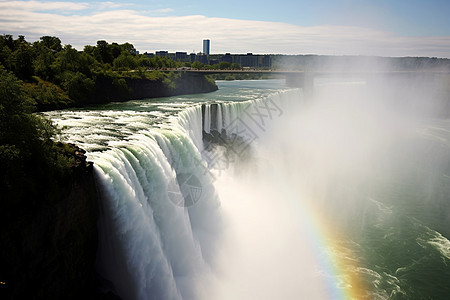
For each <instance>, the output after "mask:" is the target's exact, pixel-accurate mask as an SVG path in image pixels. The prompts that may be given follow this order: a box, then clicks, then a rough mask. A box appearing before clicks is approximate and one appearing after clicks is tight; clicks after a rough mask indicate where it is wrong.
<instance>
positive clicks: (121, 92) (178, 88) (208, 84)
mask: <svg viewBox="0 0 450 300" xmlns="http://www.w3.org/2000/svg"><path fill="white" fill-rule="evenodd" d="M215 90H217V85H216V84H215V83H214V81H211V80H208V79H207V78H205V77H204V76H203V75H192V74H180V75H178V76H176V77H173V78H167V79H156V80H150V79H145V78H124V79H123V80H122V81H120V82H119V81H117V80H114V79H111V78H99V79H97V81H96V88H95V96H94V97H93V98H92V100H91V102H92V103H93V104H100V103H107V102H111V101H128V100H132V99H145V98H158V97H169V96H176V95H184V94H198V93H208V92H213V91H215Z"/></svg>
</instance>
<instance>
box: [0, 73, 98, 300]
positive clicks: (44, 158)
mask: <svg viewBox="0 0 450 300" xmlns="http://www.w3.org/2000/svg"><path fill="white" fill-rule="evenodd" d="M38 84H42V86H43V90H48V92H49V93H50V94H51V93H54V94H55V95H61V94H62V95H63V94H64V93H62V92H61V90H60V89H59V88H58V87H55V86H53V85H52V84H50V83H46V82H40V81H39V82H38ZM33 88H35V87H33ZM29 95H30V87H29V86H28V85H27V84H24V83H23V82H22V81H21V80H19V79H18V78H17V77H16V76H15V75H14V74H13V73H12V72H10V71H7V70H6V69H5V68H4V67H3V66H1V65H0V191H1V197H0V199H1V201H0V203H1V207H2V209H1V210H0V239H1V241H2V247H1V249H0V282H1V284H0V298H2V299H61V298H67V297H69V298H71V299H79V298H85V297H86V295H91V294H92V293H93V292H92V291H93V287H92V286H93V274H94V267H93V266H94V261H95V254H96V247H97V242H96V239H97V229H96V205H97V204H96V193H95V189H94V182H93V173H92V165H91V164H89V163H87V162H86V160H85V156H84V152H83V151H82V150H81V149H79V148H77V147H76V146H74V145H68V144H62V143H55V142H54V141H53V140H52V137H53V136H54V134H55V129H54V127H53V126H52V125H51V123H50V122H49V121H47V120H45V119H43V118H41V117H39V116H37V115H36V114H32V112H33V111H34V110H35V108H34V106H35V104H36V103H35V99H33V98H32V97H30V96H29ZM61 97H62V96H61ZM62 98H63V99H65V100H67V97H62Z"/></svg>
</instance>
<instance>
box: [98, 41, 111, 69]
mask: <svg viewBox="0 0 450 300" xmlns="http://www.w3.org/2000/svg"><path fill="white" fill-rule="evenodd" d="M96 50H97V51H98V53H99V54H100V58H101V62H103V63H107V64H112V62H113V59H114V58H113V55H112V50H111V47H109V45H108V43H107V42H106V41H97V47H96Z"/></svg>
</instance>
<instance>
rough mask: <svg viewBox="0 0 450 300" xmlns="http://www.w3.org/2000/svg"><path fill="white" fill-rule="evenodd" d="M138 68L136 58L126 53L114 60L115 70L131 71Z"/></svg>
mask: <svg viewBox="0 0 450 300" xmlns="http://www.w3.org/2000/svg"><path fill="white" fill-rule="evenodd" d="M137 66H138V62H137V59H136V58H135V56H133V55H131V54H130V53H128V52H126V51H124V52H122V54H120V55H119V56H118V57H117V58H116V59H115V60H114V68H116V69H118V70H130V69H134V68H136V67H137Z"/></svg>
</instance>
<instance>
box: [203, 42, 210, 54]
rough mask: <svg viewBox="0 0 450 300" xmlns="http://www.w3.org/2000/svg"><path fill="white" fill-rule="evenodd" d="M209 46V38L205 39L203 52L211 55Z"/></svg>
mask: <svg viewBox="0 0 450 300" xmlns="http://www.w3.org/2000/svg"><path fill="white" fill-rule="evenodd" d="M209 47H210V42H209V40H203V54H206V55H209Z"/></svg>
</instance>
